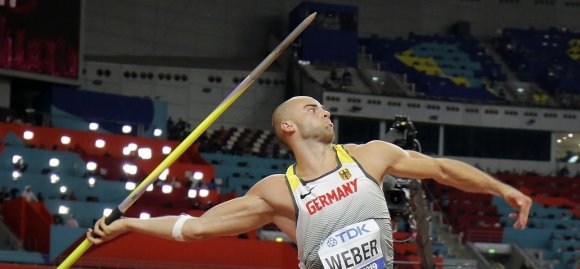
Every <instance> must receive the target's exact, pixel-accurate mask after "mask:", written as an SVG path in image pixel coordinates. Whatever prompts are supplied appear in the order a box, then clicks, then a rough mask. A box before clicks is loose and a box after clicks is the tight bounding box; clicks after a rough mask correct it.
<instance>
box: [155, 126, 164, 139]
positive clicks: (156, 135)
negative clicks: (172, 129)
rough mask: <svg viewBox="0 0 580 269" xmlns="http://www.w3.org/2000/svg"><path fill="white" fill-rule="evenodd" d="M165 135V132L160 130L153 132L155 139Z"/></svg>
mask: <svg viewBox="0 0 580 269" xmlns="http://www.w3.org/2000/svg"><path fill="white" fill-rule="evenodd" d="M162 134H163V131H162V130H161V129H159V128H155V130H153V136H155V137H159V136H161V135H162Z"/></svg>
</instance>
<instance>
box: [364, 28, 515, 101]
mask: <svg viewBox="0 0 580 269" xmlns="http://www.w3.org/2000/svg"><path fill="white" fill-rule="evenodd" d="M359 43H360V45H361V46H364V47H365V51H366V52H367V53H370V54H372V56H373V60H374V61H375V62H378V63H379V65H380V68H381V70H385V71H390V72H394V73H401V74H406V75H407V79H408V80H409V81H410V82H412V83H414V84H415V86H416V90H418V91H420V92H423V93H424V94H425V95H427V96H430V97H441V98H447V99H449V98H455V99H464V100H466V99H471V100H496V101H499V100H502V99H503V93H501V92H500V91H498V90H496V89H495V83H496V82H499V81H505V79H506V76H505V75H504V74H502V73H501V69H500V67H499V65H498V64H496V63H495V62H494V61H493V59H492V58H491V57H490V56H489V55H487V54H486V53H485V50H484V49H483V48H482V47H481V46H479V45H478V41H477V40H472V39H458V38H452V37H444V36H421V35H415V34H410V35H409V38H408V39H382V38H374V37H371V38H362V39H360V40H359Z"/></svg>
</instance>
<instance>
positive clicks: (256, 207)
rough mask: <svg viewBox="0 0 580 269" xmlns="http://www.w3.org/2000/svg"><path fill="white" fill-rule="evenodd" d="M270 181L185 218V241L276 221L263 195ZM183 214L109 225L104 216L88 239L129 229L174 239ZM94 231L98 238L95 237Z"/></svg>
mask: <svg viewBox="0 0 580 269" xmlns="http://www.w3.org/2000/svg"><path fill="white" fill-rule="evenodd" d="M268 182H269V181H267V180H262V181H260V182H258V183H257V184H256V185H255V186H254V187H252V189H250V190H249V191H248V193H247V194H246V195H245V196H243V197H239V198H236V199H232V200H230V201H227V202H224V203H221V204H218V205H216V206H215V207H213V208H212V209H210V210H208V211H207V212H205V213H204V214H203V215H202V216H200V217H197V218H190V219H187V220H185V222H184V224H183V228H182V230H181V232H182V235H183V239H184V240H185V241H195V240H203V239H208V238H212V237H217V236H228V235H236V234H240V233H244V232H247V231H250V230H253V229H256V228H258V227H260V226H262V225H264V224H267V223H270V222H272V220H273V218H274V216H275V213H276V212H275V210H274V209H273V208H272V206H270V205H269V204H268V202H267V201H265V200H264V199H263V197H261V195H260V193H262V191H263V190H264V188H269V186H268V185H269V183H268ZM178 218H179V216H165V217H158V218H150V219H145V220H142V219H138V218H122V219H119V220H116V221H114V222H113V223H111V224H110V225H106V224H105V222H104V218H101V219H100V220H99V221H98V222H97V223H96V224H95V227H94V229H89V231H88V232H87V238H88V239H89V240H90V241H91V242H93V243H94V244H100V243H103V242H106V241H109V240H111V239H113V238H115V237H117V236H118V235H120V234H123V233H126V232H138V233H143V234H148V235H153V236H157V237H161V238H166V239H173V236H172V232H173V228H174V225H175V223H176V221H177V219H178ZM92 232H94V234H96V235H97V236H98V237H93V236H92Z"/></svg>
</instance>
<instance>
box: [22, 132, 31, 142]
mask: <svg viewBox="0 0 580 269" xmlns="http://www.w3.org/2000/svg"><path fill="white" fill-rule="evenodd" d="M22 138H24V139H25V140H30V139H32V138H34V133H33V132H32V131H29V130H26V131H24V134H22Z"/></svg>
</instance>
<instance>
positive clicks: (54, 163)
mask: <svg viewBox="0 0 580 269" xmlns="http://www.w3.org/2000/svg"><path fill="white" fill-rule="evenodd" d="M48 165H49V166H50V167H57V166H59V165H60V161H59V160H58V159H57V158H50V160H48Z"/></svg>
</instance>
